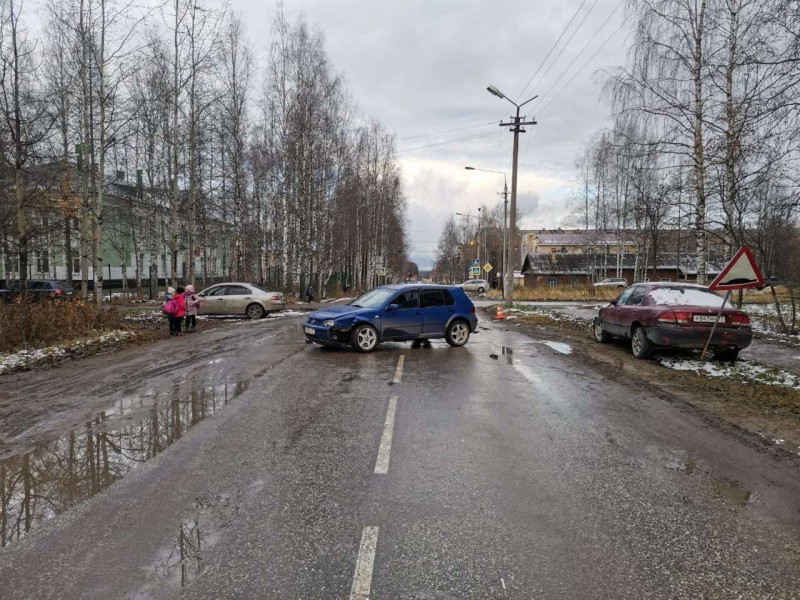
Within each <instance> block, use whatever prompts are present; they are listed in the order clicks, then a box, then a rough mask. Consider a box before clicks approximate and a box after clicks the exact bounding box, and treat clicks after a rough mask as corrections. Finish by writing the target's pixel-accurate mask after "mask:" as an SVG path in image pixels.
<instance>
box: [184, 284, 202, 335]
mask: <svg viewBox="0 0 800 600" xmlns="http://www.w3.org/2000/svg"><path fill="white" fill-rule="evenodd" d="M183 296H184V299H185V304H186V331H187V333H194V328H195V326H196V325H197V310H198V309H199V308H200V298H199V297H198V296H197V294H195V293H194V286H193V285H187V286H186V291H185V292H184V294H183Z"/></svg>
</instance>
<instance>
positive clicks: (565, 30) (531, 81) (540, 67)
mask: <svg viewBox="0 0 800 600" xmlns="http://www.w3.org/2000/svg"><path fill="white" fill-rule="evenodd" d="M586 2H587V0H583V2H581V4H580V6H579V7H578V9H577V10H576V11H575V13H574V14H573V15H572V18H571V19H570V20H569V22H568V23H567V24H566V25H565V26H564V29H563V30H562V31H561V35H559V36H558V39H557V40H556V42H555V43H554V44H553V45H552V46H551V47H550V51H549V52H548V53H547V56H545V57H544V59H542V62H541V63H539V66H538V67H536V71H535V72H534V74H533V75H532V76H531V78H530V79H529V80H528V83H526V84H525V87H524V88H522V91H521V92H520V93H519V96H517V102H519V101H520V100H521V99H522V95H523V94H524V93H525V92H526V91H527V89H528V86H530V84H531V83H533V80H534V79H536V76H537V75H538V74H539V71H541V70H542V67H543V66H544V63H546V62H547V59H548V58H550V55H551V54H552V53H553V50H555V49H556V48H557V47H558V44H559V43H560V42H561V39H562V38H563V37H564V35H565V34H566V33H567V31H568V30H569V27H570V25H572V22H573V21H574V20H575V17H577V16H578V13H579V12H580V10H581V9H582V8H583V7H584V5H585V4H586ZM595 4H597V1H596V0H595ZM592 8H594V5H592ZM589 12H591V10H589ZM586 14H587V15H588V14H589V13H586ZM584 18H585V17H584Z"/></svg>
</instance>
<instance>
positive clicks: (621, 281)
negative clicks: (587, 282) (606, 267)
mask: <svg viewBox="0 0 800 600" xmlns="http://www.w3.org/2000/svg"><path fill="white" fill-rule="evenodd" d="M626 285H628V280H627V279H625V278H624V277H606V278H605V279H601V280H600V281H598V282H597V283H595V284H594V287H596V288H597V287H615V288H620V289H622V288H624V287H625V286H626Z"/></svg>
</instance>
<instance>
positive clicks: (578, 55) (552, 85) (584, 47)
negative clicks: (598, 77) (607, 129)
mask: <svg viewBox="0 0 800 600" xmlns="http://www.w3.org/2000/svg"><path fill="white" fill-rule="evenodd" d="M620 6H622V2H621V1H620V2H619V3H618V4H617V7H616V8H615V9H614V10H612V11H611V13H609V15H608V16H607V17H606V20H605V21H603V23H602V24H601V25H600V27H598V28H597V31H595V32H594V34H593V35H592V37H591V38H589V41H588V42H586V44H585V45H584V46H583V48H581V50H580V52H578V53H577V54H576V55H575V57H574V58H573V59H572V60H571V61H570V63H569V64H568V65H567V68H566V69H564V70H563V71H562V72H561V75H559V76H558V79H556V80H555V81H554V82H553V83H552V84H551V85H550V87H549V88H547V91H546V92H544V93H543V94H542V95H541V96H540V98H541V100H538V101H537V102H535V103H534V105H533V106H532V107H531V110H533V109H534V108H535V106H536V104H539V103H541V102H542V100H544V98H545V97H546V96H547V95H548V94H549V93H550V92H551V91H552V90H553V89H554V88H555V87H556V85H558V82H559V81H561V79H562V78H563V77H564V76H565V75H566V74H567V73H568V72H569V70H570V69H571V68H572V65H574V64H575V63H576V62H577V60H578V59H579V58H580V57H581V55H582V54H583V53H584V52H586V49H587V48H588V47H589V46H591V44H592V42H594V40H595V39H596V38H597V36H598V35H600V32H601V31H602V30H603V29H604V28H605V26H606V25H607V24H608V22H609V21H610V20H611V18H612V17H613V16H614V15H615V14H617V11H618V10H619V8H620ZM614 34H616V31H614V32H612V34H611V36H613V35H614ZM610 39H611V37H609V39H608V40H606V41H605V42H604V43H603V45H602V46H600V48H599V49H598V50H597V52H595V54H594V55H593V56H592V57H591V58H594V57H595V56H597V53H598V52H599V51H600V50H601V49H602V48H603V47H604V46H605V45H606V44H607V43H608V41H609V40H610ZM591 58H590V59H589V61H591ZM589 61H587V63H586V64H588V62H589ZM586 64H584V67H585V66H586ZM582 69H583V67H582V68H581V70H582ZM581 70H578V72H577V73H576V74H575V75H576V76H577V75H578V73H580V71H581ZM550 102H552V99H551V100H550ZM548 104H549V102H548ZM540 112H541V111H540Z"/></svg>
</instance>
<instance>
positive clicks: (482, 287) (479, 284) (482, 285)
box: [456, 279, 489, 294]
mask: <svg viewBox="0 0 800 600" xmlns="http://www.w3.org/2000/svg"><path fill="white" fill-rule="evenodd" d="M456 287H459V288H461V289H462V290H464V291H465V292H478V293H479V294H482V293H483V292H485V291H486V289H487V288H488V287H489V286H488V284H487V283H486V280H485V279H467V280H466V281H465V282H464V283H459V284H458V285H457V286H456Z"/></svg>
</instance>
